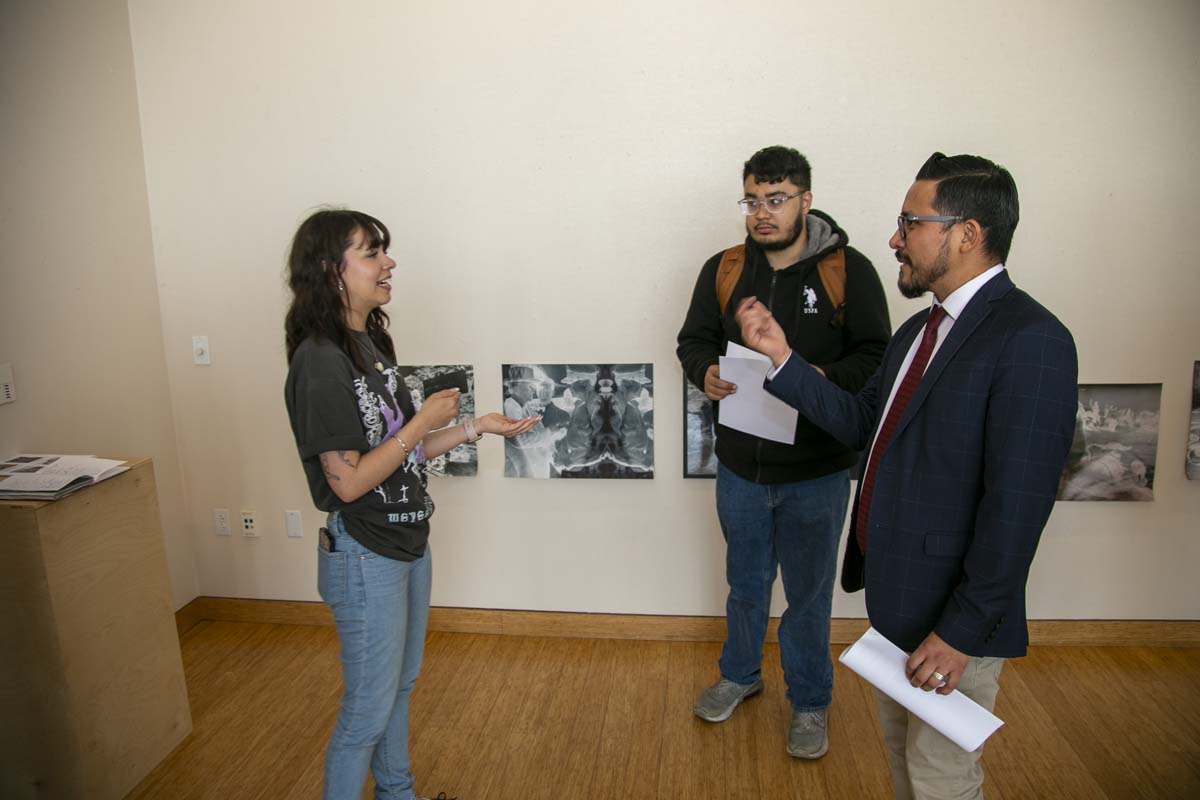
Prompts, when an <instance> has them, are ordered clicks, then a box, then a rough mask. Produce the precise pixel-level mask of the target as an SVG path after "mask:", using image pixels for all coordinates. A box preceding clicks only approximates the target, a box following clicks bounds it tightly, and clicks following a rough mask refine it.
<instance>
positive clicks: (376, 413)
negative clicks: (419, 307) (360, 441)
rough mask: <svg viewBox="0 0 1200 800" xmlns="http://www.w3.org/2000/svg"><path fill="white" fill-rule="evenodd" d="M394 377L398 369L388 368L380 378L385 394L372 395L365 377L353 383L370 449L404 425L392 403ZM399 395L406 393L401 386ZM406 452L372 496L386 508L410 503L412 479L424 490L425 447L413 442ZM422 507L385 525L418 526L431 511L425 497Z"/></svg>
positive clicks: (396, 387) (400, 411) (396, 381)
mask: <svg viewBox="0 0 1200 800" xmlns="http://www.w3.org/2000/svg"><path fill="white" fill-rule="evenodd" d="M398 373H399V370H398V368H397V367H394V366H392V367H388V368H387V369H385V370H383V372H382V373H381V374H380V377H381V378H382V379H383V383H384V386H385V387H386V390H387V391H386V393H385V394H380V393H379V392H376V391H374V390H373V389H372V387H371V385H370V383H369V382H368V380H367V377H366V376H365V375H360V376H358V377H356V378H355V379H354V393H355V395H356V396H357V398H358V410H359V414H360V415H361V417H362V421H363V428H364V429H365V431H366V435H367V442H368V443H369V444H370V445H371V447H378V446H379V445H380V444H381V443H382V442H385V441H387V439H389V438H391V437H392V436H395V435H396V434H397V433H398V432H399V431H400V429H401V428H403V427H404V424H405V423H406V422H407V417H406V416H405V414H404V410H403V409H402V408H401V407H400V404H399V402H398V401H397V400H396V392H397V391H398V390H400V383H401V380H402V379H401V378H400V375H399V374H398ZM401 391H410V390H409V389H408V387H407V386H405V388H404V389H403V390H401ZM406 444H407V442H406ZM410 449H411V453H410V454H409V456H408V458H407V459H406V460H405V462H404V463H403V464H401V465H400V468H399V469H398V470H396V472H395V473H393V474H392V477H391V478H389V479H388V480H385V481H384V482H383V483H381V484H379V485H378V486H376V487H375V493H376V494H378V495H379V496H380V497H381V498H382V499H383V502H384V503H387V504H389V505H406V504H408V503H409V502H410V499H409V491H410V488H412V487H411V484H410V481H411V479H412V476H413V475H415V476H416V478H417V480H419V481H420V482H421V486H422V487H424V486H425V481H426V477H425V469H424V467H425V447H424V445H423V444H422V443H420V442H417V443H416V444H415V445H410ZM424 505H425V508H422V509H419V510H417V511H415V512H405V513H403V514H394V513H389V514H388V517H389V522H404V523H412V522H419V521H421V520H423V519H425V518H426V517H427V516H428V515H429V513H430V512H431V511H432V508H430V506H431V505H432V503H431V502H430V501H429V498H428V496H426V498H425V503H424ZM391 517H396V519H391Z"/></svg>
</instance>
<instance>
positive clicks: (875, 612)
mask: <svg viewBox="0 0 1200 800" xmlns="http://www.w3.org/2000/svg"><path fill="white" fill-rule="evenodd" d="M928 315H929V311H928V310H924V311H921V312H919V313H918V314H916V315H914V316H913V317H912V318H910V319H909V320H908V321H907V322H905V323H904V324H903V325H902V326H901V327H900V329H899V330H898V331H896V335H895V336H893V337H892V340H891V342H889V343H888V348H887V351H886V352H885V353H884V356H883V363H882V364H880V366H879V369H878V370H876V372H875V374H874V375H873V376H872V377H871V379H870V380H869V381H868V382H867V385H866V386H865V387H864V388H863V389H862V391H860V392H859V393H858V394H851V393H849V392H846V391H844V390H843V389H841V388H839V387H838V386H836V385H834V384H833V383H831V382H830V381H828V380H826V379H825V378H823V377H821V375H820V374H819V373H817V372H816V370H814V369H812V368H811V367H810V366H809V364H808V363H807V362H805V361H804V359H802V358H801V357H800V356H799V355H798V354H796V353H793V354H792V356H791V358H790V359H789V360H788V362H787V364H785V365H784V367H783V369H781V370H780V371H779V373H778V374H777V375H776V376H775V378H774V379H773V380H771V381H768V382H767V384H766V387H767V390H768V391H769V392H770V393H771V394H773V395H775V396H776V397H779V398H780V399H782V400H783V401H784V402H786V403H788V404H789V405H791V406H793V407H795V408H796V409H798V410H799V411H800V413H801V414H803V415H805V416H806V417H808V418H809V419H810V420H812V421H813V422H814V423H816V424H817V425H819V426H820V427H822V428H824V429H826V430H827V431H829V432H830V433H831V434H832V435H833V436H835V437H836V438H838V439H840V440H841V441H842V442H844V443H845V444H847V445H849V446H850V447H853V448H855V449H858V450H864V451H865V450H866V448H867V447H868V445H869V444H870V443H871V441H872V440H873V438H874V435H875V431H876V430H877V428H878V426H879V424H880V422H881V419H880V416H881V414H882V412H883V408H884V405H885V404H886V403H887V398H888V395H889V394H890V393H891V390H892V385H893V384H894V383H895V382H896V381H897V380H899V379H900V378H901V376H899V375H898V373H899V371H900V365H901V362H902V361H903V360H904V356H905V354H906V353H907V352H908V349H909V347H910V345H911V344H912V342H913V339H914V338H915V337H917V336H920V335H921V330H922V328H923V327H924V325H925V319H926V317H928ZM1078 393H1079V388H1078V359H1077V356H1076V352H1075V341H1074V339H1072V337H1071V333H1070V331H1068V330H1067V328H1066V327H1065V326H1064V325H1063V324H1062V323H1061V322H1059V321H1058V319H1057V318H1055V316H1054V315H1053V314H1051V313H1050V312H1049V311H1047V310H1046V309H1045V308H1044V307H1042V306H1041V305H1040V304H1038V303H1037V301H1035V300H1034V299H1033V298H1032V297H1030V296H1029V295H1028V294H1026V293H1025V292H1023V291H1021V290H1020V289H1017V288H1016V287H1015V286H1014V285H1013V283H1012V280H1011V279H1010V278H1009V277H1008V273H1007V271H1005V272H1001V273H1000V274H999V275H997V276H996V277H994V278H993V279H992V280H990V281H988V282H987V283H986V284H984V285H983V286H982V287H981V288H980V289H979V291H978V292H977V293H976V294H975V296H974V297H973V298H971V301H970V302H969V303H968V304H967V306H966V308H964V309H963V312H962V314H960V315H959V317H958V319H956V320H955V322H954V326H953V327H952V328H951V329H950V333H949V335H948V336H947V337H946V341H945V342H943V344H942V346H941V347H940V348H939V349H938V351H937V353H936V354H935V355H934V357H933V360H932V361H931V362H930V364H929V366H928V368H927V369H926V371H925V374H924V376H923V377H922V378H921V382H920V384H918V386H917V389H916V392H915V394H914V395H913V397H912V400H910V401H909V404H908V407H907V408H906V409H905V410H904V414H903V415H902V416H901V418H900V422H899V425H898V427H897V429H896V433H895V435H894V437H893V438H892V441H891V443H890V444H889V445H888V448H887V450H886V451H884V453H883V455H882V457H881V459H880V462H879V467H878V472H877V473H876V478H875V488H874V493H873V497H872V500H871V511H870V519H869V520H868V521H867V525H868V531H867V556H868V557H867V558H866V559H865V564H864V558H863V554H862V552H861V551H860V550H859V548H858V543H857V541H856V538H855V518H856V517H857V510H858V492H857V491H856V492H855V498H854V511H853V512H852V513H851V517H850V519H851V528H850V538H849V542H847V545H846V555H845V559H844V561H843V563H842V587H843V588H844V589H845V590H846V591H850V592H853V591H857V590H858V589H861V588H863V586H864V583H865V586H866V590H867V614H868V616H869V617H870V619H871V625H872V626H873V627H874V628H875V629H876V630H878V631H879V632H880V633H881V634H883V635H884V636H886V637H887V638H888V639H890V640H891V641H892V642H894V643H895V644H896V645H897V646H899V647H901V648H903V649H904V650H907V651H912V650H914V649H915V648H916V647H917V646H918V645H919V644H920V643H921V642H922V641H923V640H924V639H925V637H926V636H927V635H928V634H929V633H930V632H931V631H933V632H936V633H937V634H938V636H940V637H941V638H942V639H944V640H945V641H946V642H947V643H948V644H949V645H950V646H951V647H953V648H954V649H956V650H959V651H960V652H964V653H967V654H969V655H972V656H1000V657H1006V658H1011V657H1015V656H1022V655H1024V654H1025V648H1026V647H1027V645H1028V643H1029V634H1028V631H1027V629H1026V619H1025V583H1026V580H1027V578H1028V576H1029V567H1030V564H1031V563H1032V562H1033V555H1034V552H1035V551H1036V549H1037V545H1038V540H1039V538H1040V537H1041V534H1042V529H1043V528H1044V527H1045V525H1046V520H1047V518H1049V516H1050V511H1051V509H1052V508H1053V507H1054V498H1055V494H1056V493H1057V491H1058V482H1059V476H1060V475H1061V474H1062V470H1063V465H1064V463H1065V461H1066V457H1067V451H1068V449H1069V448H1070V445H1071V436H1072V434H1073V432H1074V427H1075V413H1076V406H1077V403H1078ZM866 455H868V454H867V453H865V452H864V457H865V456H866ZM859 488H860V490H861V482H860V486H859ZM864 573H865V575H864ZM864 578H865V581H864Z"/></svg>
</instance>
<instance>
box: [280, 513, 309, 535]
mask: <svg viewBox="0 0 1200 800" xmlns="http://www.w3.org/2000/svg"><path fill="white" fill-rule="evenodd" d="M283 520H284V523H285V527H286V528H287V535H288V536H289V537H291V538H292V539H303V538H304V520H303V519H302V518H301V516H300V512H299V511H285V512H283Z"/></svg>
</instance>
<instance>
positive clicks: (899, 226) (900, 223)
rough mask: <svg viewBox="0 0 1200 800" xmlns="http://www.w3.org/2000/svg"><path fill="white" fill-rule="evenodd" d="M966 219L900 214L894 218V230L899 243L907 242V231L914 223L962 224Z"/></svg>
mask: <svg viewBox="0 0 1200 800" xmlns="http://www.w3.org/2000/svg"><path fill="white" fill-rule="evenodd" d="M964 219H966V217H961V216H960V217H944V216H939V217H922V216H918V215H916V214H901V215H900V216H898V217H896V230H897V231H898V232H899V233H900V241H902V242H903V241H907V239H908V229H909V227H910V226H911V225H912V224H913V223H914V222H962V221H963V220H964Z"/></svg>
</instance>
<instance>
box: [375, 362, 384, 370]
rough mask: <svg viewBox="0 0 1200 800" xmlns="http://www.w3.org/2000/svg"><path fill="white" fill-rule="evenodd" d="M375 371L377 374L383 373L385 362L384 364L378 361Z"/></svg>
mask: <svg viewBox="0 0 1200 800" xmlns="http://www.w3.org/2000/svg"><path fill="white" fill-rule="evenodd" d="M375 371H376V372H383V362H382V361H376V362H375Z"/></svg>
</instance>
